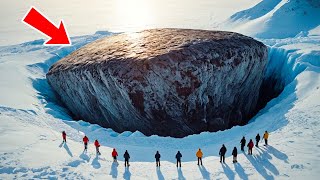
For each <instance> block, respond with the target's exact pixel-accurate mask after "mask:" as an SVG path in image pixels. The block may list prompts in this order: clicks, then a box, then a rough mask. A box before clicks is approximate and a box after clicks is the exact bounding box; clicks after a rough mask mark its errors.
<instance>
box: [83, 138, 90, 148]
mask: <svg viewBox="0 0 320 180" xmlns="http://www.w3.org/2000/svg"><path fill="white" fill-rule="evenodd" d="M82 141H83V144H84V150H83V151H87V150H88V142H89V138H88V137H87V136H84V137H83V139H82Z"/></svg>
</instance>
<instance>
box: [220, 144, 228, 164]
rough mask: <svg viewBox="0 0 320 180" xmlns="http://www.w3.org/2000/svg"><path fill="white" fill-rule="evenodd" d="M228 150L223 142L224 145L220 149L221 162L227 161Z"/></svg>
mask: <svg viewBox="0 0 320 180" xmlns="http://www.w3.org/2000/svg"><path fill="white" fill-rule="evenodd" d="M226 152H227V148H226V147H225V146H224V144H222V147H221V148H220V151H219V155H220V162H223V163H225V162H224V160H225V155H226Z"/></svg>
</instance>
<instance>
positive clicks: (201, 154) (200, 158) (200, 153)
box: [196, 148, 203, 166]
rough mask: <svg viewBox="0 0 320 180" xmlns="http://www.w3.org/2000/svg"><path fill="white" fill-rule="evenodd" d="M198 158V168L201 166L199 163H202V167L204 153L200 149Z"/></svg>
mask: <svg viewBox="0 0 320 180" xmlns="http://www.w3.org/2000/svg"><path fill="white" fill-rule="evenodd" d="M196 156H197V158H198V166H199V161H200V162H201V166H202V156H203V153H202V151H201V149H200V148H199V150H198V151H197V153H196Z"/></svg>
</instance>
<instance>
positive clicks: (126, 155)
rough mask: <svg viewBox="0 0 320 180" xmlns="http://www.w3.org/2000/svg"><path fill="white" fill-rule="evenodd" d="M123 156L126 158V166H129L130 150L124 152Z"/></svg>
mask: <svg viewBox="0 0 320 180" xmlns="http://www.w3.org/2000/svg"><path fill="white" fill-rule="evenodd" d="M123 158H124V167H129V166H130V165H129V159H130V155H129V153H128V151H127V150H126V152H125V153H124V154H123Z"/></svg>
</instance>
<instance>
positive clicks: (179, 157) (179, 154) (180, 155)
mask: <svg viewBox="0 0 320 180" xmlns="http://www.w3.org/2000/svg"><path fill="white" fill-rule="evenodd" d="M181 158H182V154H181V153H180V152H178V153H177V154H176V159H177V160H180V159H181Z"/></svg>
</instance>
